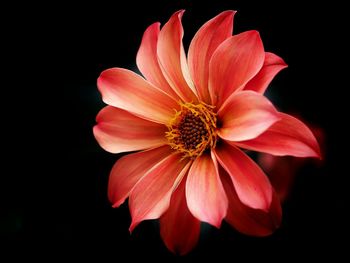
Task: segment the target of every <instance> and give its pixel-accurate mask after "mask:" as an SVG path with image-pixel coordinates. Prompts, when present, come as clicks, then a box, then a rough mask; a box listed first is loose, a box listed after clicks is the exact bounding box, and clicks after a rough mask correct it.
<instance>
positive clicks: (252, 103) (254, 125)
mask: <svg viewBox="0 0 350 263" xmlns="http://www.w3.org/2000/svg"><path fill="white" fill-rule="evenodd" d="M218 116H219V120H220V121H221V125H222V126H221V128H220V129H219V130H218V135H219V136H220V137H221V138H223V139H225V140H230V141H243V140H248V139H252V138H255V137H257V136H259V135H260V134H262V133H263V132H264V131H266V130H267V129H268V128H269V127H270V126H271V125H272V124H274V123H275V122H276V121H278V120H279V119H280V117H279V114H278V112H277V110H276V109H275V107H274V106H273V105H272V103H271V102H270V101H269V100H268V99H267V98H265V97H264V96H262V95H260V94H258V93H256V92H253V91H239V92H236V93H235V94H233V95H232V96H231V97H230V98H229V99H228V100H227V101H226V103H225V106H224V107H222V108H221V109H220V111H219V112H218Z"/></svg>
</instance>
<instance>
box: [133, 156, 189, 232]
mask: <svg viewBox="0 0 350 263" xmlns="http://www.w3.org/2000/svg"><path fill="white" fill-rule="evenodd" d="M189 165H190V163H189V162H188V161H186V160H181V156H180V155H179V154H172V155H170V156H168V157H167V158H165V159H164V160H163V161H162V162H161V163H158V164H157V165H156V166H155V167H153V168H152V169H151V170H149V171H148V173H147V174H146V175H145V176H144V177H143V178H142V179H141V180H140V181H139V182H138V183H137V185H136V186H135V188H134V189H133V190H132V192H131V194H130V197H129V208H130V213H131V217H132V222H131V225H130V228H129V229H130V231H132V230H133V229H134V228H135V227H136V226H137V225H138V224H139V223H140V222H141V221H143V220H146V219H156V218H159V217H160V216H161V215H162V214H163V213H164V212H165V211H166V210H167V209H168V207H169V203H170V197H171V194H172V192H173V191H174V189H175V188H176V187H177V186H178V184H179V183H180V181H181V179H182V177H183V176H184V174H185V173H186V172H187V170H188V168H189Z"/></svg>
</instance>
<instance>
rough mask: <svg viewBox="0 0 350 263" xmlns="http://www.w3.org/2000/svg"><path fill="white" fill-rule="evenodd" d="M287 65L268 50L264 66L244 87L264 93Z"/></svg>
mask: <svg viewBox="0 0 350 263" xmlns="http://www.w3.org/2000/svg"><path fill="white" fill-rule="evenodd" d="M286 67H288V66H287V64H286V63H285V62H284V61H283V59H282V58H280V57H279V56H277V55H275V54H273V53H270V52H266V53H265V61H264V65H263V67H262V68H261V70H260V71H259V73H258V74H256V75H255V77H254V78H252V79H251V80H250V81H249V82H248V83H247V85H245V87H244V89H245V90H253V91H256V92H258V93H261V94H263V93H264V92H265V90H266V89H267V87H268V85H269V84H270V82H271V81H272V80H273V78H274V77H275V76H276V75H277V73H278V72H280V71H281V70H282V69H284V68H286Z"/></svg>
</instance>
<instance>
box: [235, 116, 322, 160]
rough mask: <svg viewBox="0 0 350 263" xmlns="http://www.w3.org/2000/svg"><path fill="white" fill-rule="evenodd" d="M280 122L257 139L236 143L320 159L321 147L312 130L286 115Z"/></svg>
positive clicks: (265, 150)
mask: <svg viewBox="0 0 350 263" xmlns="http://www.w3.org/2000/svg"><path fill="white" fill-rule="evenodd" d="M279 116H280V118H281V120H280V121H278V122H276V123H275V124H274V125H272V126H271V127H270V128H269V129H268V130H266V131H265V132H264V133H263V134H261V135H260V136H259V137H256V138H255V139H252V140H248V141H240V142H235V145H238V146H239V147H242V148H245V149H249V150H254V151H259V152H265V153H270V154H273V155H279V156H284V155H292V156H296V157H319V158H321V152H320V147H319V145H318V142H317V140H316V138H315V136H314V135H313V134H312V132H311V131H310V129H309V128H308V127H307V126H306V125H305V124H304V123H302V122H301V121H300V120H298V119H296V118H294V117H292V116H291V115H288V114H285V113H279Z"/></svg>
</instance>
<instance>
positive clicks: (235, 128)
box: [94, 11, 320, 254]
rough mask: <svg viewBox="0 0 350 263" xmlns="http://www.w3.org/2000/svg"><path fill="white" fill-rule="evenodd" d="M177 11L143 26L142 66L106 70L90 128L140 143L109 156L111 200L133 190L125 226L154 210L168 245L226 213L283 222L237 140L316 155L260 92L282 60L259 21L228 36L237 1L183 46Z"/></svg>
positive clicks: (236, 222)
mask: <svg viewBox="0 0 350 263" xmlns="http://www.w3.org/2000/svg"><path fill="white" fill-rule="evenodd" d="M183 13H184V11H178V12H176V13H175V14H173V16H172V17H171V18H170V20H169V21H168V22H167V23H166V24H165V25H164V26H163V27H162V29H161V30H160V24H159V23H154V24H152V25H151V26H149V27H148V28H147V29H146V31H145V33H144V36H143V39H142V43H141V46H140V49H139V51H138V53H137V58H136V62H137V65H138V68H139V69H140V71H141V72H142V74H143V75H144V77H145V79H144V78H142V77H141V76H139V75H137V74H135V73H133V72H131V71H129V70H126V69H122V68H112V69H108V70H105V71H104V72H102V74H101V76H100V77H99V79H98V83H97V84H98V88H99V90H100V92H101V94H102V98H103V101H104V102H105V103H107V104H108V105H109V106H106V107H105V108H104V109H102V110H101V112H100V113H99V114H98V116H97V122H98V124H97V125H96V126H95V127H94V135H95V137H96V139H97V141H98V142H99V144H100V145H101V147H103V148H104V149H105V150H107V151H109V152H112V153H120V152H127V151H140V150H141V151H140V152H136V153H132V154H129V155H127V156H124V157H123V158H121V159H120V160H118V161H117V162H116V164H115V165H114V167H113V169H112V171H111V174H110V180H109V189H108V194H109V199H110V201H111V202H112V204H113V207H118V206H119V205H121V204H122V203H123V202H124V201H125V199H126V198H127V197H129V207H130V212H131V216H132V223H131V226H130V231H132V230H133V229H134V228H135V227H136V226H137V225H138V224H139V223H140V222H141V221H143V220H146V219H156V218H160V230H161V236H162V238H163V240H164V242H165V244H166V246H167V247H168V248H169V249H170V250H171V251H173V252H177V253H179V254H185V253H187V252H188V251H190V250H191V249H192V248H193V247H194V246H195V244H196V242H197V240H198V236H199V232H200V221H203V222H207V223H209V224H211V225H213V226H215V227H220V225H221V222H222V220H223V219H226V221H227V222H228V223H230V224H231V225H232V226H233V227H235V228H236V229H237V230H239V231H240V232H242V233H245V234H249V235H256V236H264V235H268V234H270V233H272V232H273V231H274V230H275V229H276V227H278V225H279V224H280V220H281V208H280V204H279V201H278V199H277V197H276V195H275V193H274V191H273V188H272V187H271V184H270V182H269V180H268V178H267V177H266V176H265V174H264V173H263V171H262V170H261V169H260V168H259V166H258V165H257V164H255V163H254V162H253V161H252V160H251V159H250V158H249V157H248V156H247V155H246V154H245V153H244V152H243V151H241V150H240V149H239V148H244V149H249V150H256V151H262V152H266V153H270V154H274V155H292V156H298V157H319V156H320V152H319V147H318V144H317V141H316V139H315V137H314V136H313V134H312V133H311V131H310V130H309V129H308V128H307V127H306V126H305V125H304V124H303V123H302V122H301V121H299V120H297V119H296V118H294V117H292V116H289V115H287V114H284V113H280V112H278V111H277V110H276V109H275V107H274V106H273V105H272V104H271V102H270V101H269V100H268V99H267V98H265V97H264V96H263V93H264V91H265V89H266V88H267V86H268V84H269V83H270V82H271V80H272V79H273V77H274V76H275V75H276V74H277V73H278V72H279V71H280V70H281V69H283V68H285V67H286V64H285V63H284V61H283V60H282V59H281V58H280V57H278V56H276V55H274V54H272V53H268V52H265V51H264V47H263V44H262V41H261V39H260V35H259V33H258V32H257V31H247V32H244V33H241V34H238V35H234V36H232V29H233V16H234V14H235V12H234V11H225V12H223V13H221V14H219V15H218V16H216V17H214V18H213V19H211V20H209V21H208V22H207V23H205V24H204V25H203V26H202V27H201V28H200V29H199V31H198V32H197V34H196V35H195V36H194V38H193V40H192V42H191V44H190V47H189V51H188V56H187V58H186V54H185V51H184V48H183V45H182V37H183V28H182V25H181V18H182V15H183Z"/></svg>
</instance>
